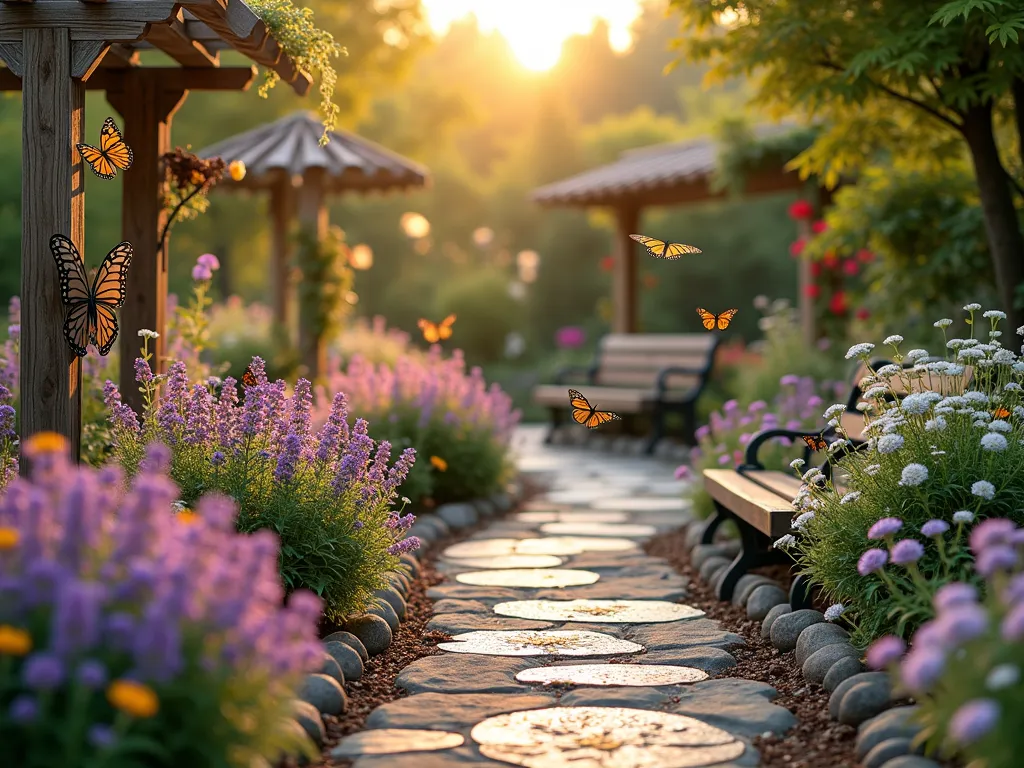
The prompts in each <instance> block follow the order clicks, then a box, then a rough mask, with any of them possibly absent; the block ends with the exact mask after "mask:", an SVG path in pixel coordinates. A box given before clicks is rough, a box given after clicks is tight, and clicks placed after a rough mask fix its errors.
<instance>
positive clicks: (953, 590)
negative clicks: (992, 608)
mask: <svg viewBox="0 0 1024 768" xmlns="http://www.w3.org/2000/svg"><path fill="white" fill-rule="evenodd" d="M977 600H978V590H977V589H975V588H974V587H973V586H972V585H970V584H964V583H963V582H959V581H954V582H953V583H951V584H946V585H944V586H941V587H939V589H938V591H937V592H936V593H935V597H934V598H933V599H932V605H934V606H935V610H936V611H938V612H939V613H942V612H943V611H947V610H949V609H950V608H953V607H954V606H958V605H965V604H966V605H970V604H973V603H975V602H977Z"/></svg>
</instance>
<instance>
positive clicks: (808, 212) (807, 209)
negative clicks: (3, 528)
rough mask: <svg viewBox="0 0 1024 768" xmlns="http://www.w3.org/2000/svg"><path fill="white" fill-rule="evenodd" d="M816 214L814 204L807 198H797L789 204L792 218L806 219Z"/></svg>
mask: <svg viewBox="0 0 1024 768" xmlns="http://www.w3.org/2000/svg"><path fill="white" fill-rule="evenodd" d="M812 216H814V206H813V205H811V204H810V203H809V202H808V201H806V200H797V201H796V202H795V203H793V204H792V205H790V206H789V217H790V218H791V219H798V220H806V219H810V218H811V217H812Z"/></svg>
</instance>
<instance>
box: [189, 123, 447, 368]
mask: <svg viewBox="0 0 1024 768" xmlns="http://www.w3.org/2000/svg"><path fill="white" fill-rule="evenodd" d="M322 133H323V126H322V124H321V123H320V121H319V120H318V119H317V118H316V117H315V116H314V115H312V114H310V113H309V112H305V111H300V112H295V113H293V114H291V115H288V116H286V117H283V118H281V119H280V120H277V121H275V122H273V123H268V124H267V125H263V126H260V127H259V128H255V129H253V130H251V131H246V132H245V133H240V134H238V135H237V136H232V137H231V138H229V139H225V140H224V141H222V142H219V143H217V144H215V145H214V146H212V147H207V148H206V149H204V150H203V151H202V152H200V153H199V154H200V155H201V156H202V157H224V158H231V159H232V160H241V161H242V162H244V163H245V167H246V174H245V178H243V179H242V180H241V181H237V182H236V181H230V180H227V179H225V181H224V182H223V183H222V184H220V185H218V187H217V188H218V189H245V190H267V191H269V192H270V201H269V208H270V211H269V212H270V216H271V222H272V224H271V226H272V239H271V261H272V265H271V272H270V274H271V280H272V284H273V291H274V320H275V321H276V323H277V324H278V325H279V326H281V327H284V328H287V327H288V325H287V324H288V320H289V316H290V303H291V295H292V269H291V267H290V260H289V251H290V237H289V235H290V229H291V220H292V218H293V217H296V216H297V218H298V221H299V225H300V226H302V227H305V228H308V229H309V230H311V232H312V234H314V235H315V237H316V240H317V242H320V241H322V240H323V239H324V237H325V235H326V234H327V227H328V223H329V222H328V215H327V196H328V195H329V194H341V193H344V192H359V193H366V192H374V191H379V192H386V191H390V190H395V189H411V188H419V187H424V186H426V185H427V184H428V182H429V178H430V177H429V172H428V171H427V169H426V168H424V167H423V166H421V165H419V164H418V163H415V162H413V161H412V160H408V159H406V158H404V157H402V156H400V155H398V154H395V153H394V152H391V151H390V150H388V149H385V148H384V147H382V146H380V145H379V144H375V143H373V142H372V141H368V140H367V139H363V138H360V137H359V136H356V135H354V134H351V133H347V132H345V131H340V130H338V131H331V132H330V134H329V137H330V141H328V142H327V144H325V145H324V146H320V143H319V142H320V136H321V135H322ZM300 279H301V278H300ZM314 337H315V334H314V332H313V329H312V328H311V327H310V321H309V318H308V315H307V314H306V313H303V312H302V311H301V307H300V312H299V348H300V350H301V351H302V357H303V362H304V363H305V364H306V366H307V368H308V369H309V374H310V376H311V377H313V378H314V379H315V378H317V377H319V376H320V375H321V374H322V372H323V370H324V367H325V360H324V350H323V348H322V345H321V344H318V343H317V341H316V339H315V338H314Z"/></svg>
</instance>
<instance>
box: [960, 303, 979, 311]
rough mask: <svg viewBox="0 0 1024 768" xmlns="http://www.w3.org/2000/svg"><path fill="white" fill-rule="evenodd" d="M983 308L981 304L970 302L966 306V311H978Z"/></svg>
mask: <svg viewBox="0 0 1024 768" xmlns="http://www.w3.org/2000/svg"><path fill="white" fill-rule="evenodd" d="M979 309H981V304H968V305H967V306H966V307H964V312H977V311H978V310H979Z"/></svg>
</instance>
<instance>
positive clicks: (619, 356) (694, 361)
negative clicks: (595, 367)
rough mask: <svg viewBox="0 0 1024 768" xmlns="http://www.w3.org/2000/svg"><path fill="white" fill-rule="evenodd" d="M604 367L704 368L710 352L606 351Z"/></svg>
mask: <svg viewBox="0 0 1024 768" xmlns="http://www.w3.org/2000/svg"><path fill="white" fill-rule="evenodd" d="M600 364H601V367H603V368H625V369H635V370H643V371H651V372H652V373H657V372H658V371H660V370H661V369H662V368H668V367H669V366H677V367H686V368H693V369H694V370H695V371H701V370H703V369H704V368H705V367H706V366H707V364H708V354H707V352H706V351H703V352H675V353H668V352H652V353H645V352H637V351H635V350H630V351H629V352H605V353H604V354H603V355H601V361H600Z"/></svg>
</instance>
